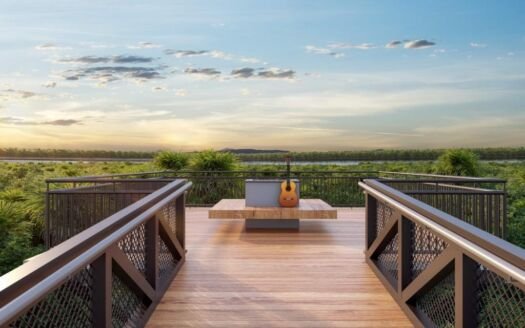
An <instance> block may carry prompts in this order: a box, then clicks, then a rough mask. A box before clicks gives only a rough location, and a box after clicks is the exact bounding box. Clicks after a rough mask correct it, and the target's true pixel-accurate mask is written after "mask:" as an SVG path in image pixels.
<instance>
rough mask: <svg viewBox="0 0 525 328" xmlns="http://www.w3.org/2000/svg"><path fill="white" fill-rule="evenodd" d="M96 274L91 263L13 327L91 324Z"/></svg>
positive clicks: (11, 325)
mask: <svg viewBox="0 0 525 328" xmlns="http://www.w3.org/2000/svg"><path fill="white" fill-rule="evenodd" d="M92 286H93V275H92V272H91V268H90V267H89V266H88V267H86V268H84V269H82V270H81V271H80V272H78V273H77V274H75V275H74V276H71V277H70V279H69V280H68V281H66V282H65V283H64V284H63V285H62V286H60V287H59V288H58V289H56V290H55V291H53V292H52V293H50V294H48V296H46V297H45V298H44V299H42V300H41V301H40V302H38V303H37V304H36V305H34V306H33V307H32V308H31V309H30V310H29V311H27V312H26V313H25V314H24V315H22V316H21V317H19V318H18V320H17V321H15V322H13V323H11V324H10V327H24V328H25V327H27V328H29V327H46V328H58V327H80V328H82V327H92V326H93V318H92V303H93V293H92V292H93V290H92Z"/></svg>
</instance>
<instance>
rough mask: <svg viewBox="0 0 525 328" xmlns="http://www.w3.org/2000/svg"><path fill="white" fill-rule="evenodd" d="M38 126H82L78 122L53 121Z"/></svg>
mask: <svg viewBox="0 0 525 328" xmlns="http://www.w3.org/2000/svg"><path fill="white" fill-rule="evenodd" d="M40 124H44V125H58V126H70V125H75V124H82V122H81V121H79V120H71V119H70V120H54V121H47V122H42V123H40Z"/></svg>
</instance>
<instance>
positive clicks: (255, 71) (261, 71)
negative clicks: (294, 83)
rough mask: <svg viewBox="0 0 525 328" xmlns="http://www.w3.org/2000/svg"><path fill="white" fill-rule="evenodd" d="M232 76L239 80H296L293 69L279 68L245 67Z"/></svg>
mask: <svg viewBox="0 0 525 328" xmlns="http://www.w3.org/2000/svg"><path fill="white" fill-rule="evenodd" d="M231 76H232V77H233V78H237V79H248V78H262V79H294V78H295V71H294V70H291V69H281V68H277V67H272V68H270V69H265V68H251V67H243V68H239V69H234V70H232V72H231Z"/></svg>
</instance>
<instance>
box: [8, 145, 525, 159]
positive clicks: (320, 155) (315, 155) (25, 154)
mask: <svg viewBox="0 0 525 328" xmlns="http://www.w3.org/2000/svg"><path fill="white" fill-rule="evenodd" d="M471 150H472V151H473V152H474V153H476V155H477V156H478V157H479V159H481V160H525V147H519V148H478V149H471ZM224 151H227V150H226V149H225V150H224ZM444 152H445V149H375V150H351V151H327V152H290V153H282V152H279V153H261V152H259V153H237V154H236V155H237V156H238V157H239V159H240V160H241V161H243V162H250V161H278V162H280V161H282V160H283V158H284V156H285V155H290V156H291V157H292V159H293V160H294V161H312V162H318V161H420V160H421V161H423V160H425V161H433V160H436V159H437V158H438V157H439V156H441V155H442V154H443V153H444ZM157 153H158V152H153V151H152V152H140V151H114V150H69V149H23V148H0V157H4V158H6V157H7V158H33V159H34V158H49V159H52V158H53V159H61V158H64V159H74V158H79V159H81V158H92V159H95V158H108V159H150V158H153V157H155V155H156V154H157Z"/></svg>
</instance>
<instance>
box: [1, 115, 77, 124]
mask: <svg viewBox="0 0 525 328" xmlns="http://www.w3.org/2000/svg"><path fill="white" fill-rule="evenodd" d="M0 124H8V125H55V126H71V125H80V124H82V121H80V120H72V119H59V120H52V121H41V122H39V121H31V120H26V119H23V118H17V117H9V116H8V117H0Z"/></svg>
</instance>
